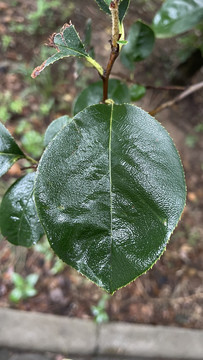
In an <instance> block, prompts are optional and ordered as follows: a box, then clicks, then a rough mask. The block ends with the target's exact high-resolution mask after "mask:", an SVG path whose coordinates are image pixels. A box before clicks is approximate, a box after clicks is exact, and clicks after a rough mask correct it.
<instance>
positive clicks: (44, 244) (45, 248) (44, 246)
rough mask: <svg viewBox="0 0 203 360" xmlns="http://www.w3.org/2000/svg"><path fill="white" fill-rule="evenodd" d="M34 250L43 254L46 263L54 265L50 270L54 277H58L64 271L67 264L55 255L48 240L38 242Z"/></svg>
mask: <svg viewBox="0 0 203 360" xmlns="http://www.w3.org/2000/svg"><path fill="white" fill-rule="evenodd" d="M34 250H35V251H36V252H40V253H41V254H43V255H44V258H45V261H47V262H52V263H53V265H52V267H51V270H50V273H51V274H52V275H56V274H58V273H60V272H61V271H63V270H64V268H65V264H64V263H63V261H61V260H60V259H59V258H58V257H56V256H55V255H54V253H53V251H52V249H51V248H50V245H49V243H48V241H47V239H43V241H40V242H38V243H37V244H36V245H35V246H34Z"/></svg>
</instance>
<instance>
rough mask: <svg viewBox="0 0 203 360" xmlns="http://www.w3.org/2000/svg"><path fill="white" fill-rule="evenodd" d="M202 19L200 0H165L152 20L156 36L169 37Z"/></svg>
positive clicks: (202, 5)
mask: <svg viewBox="0 0 203 360" xmlns="http://www.w3.org/2000/svg"><path fill="white" fill-rule="evenodd" d="M201 21H203V1H202V0H166V1H165V2H164V3H163V5H162V7H161V8H160V10H159V11H158V12H157V13H156V15H155V17H154V20H153V29H154V31H155V34H156V37H159V38H169V37H171V36H174V35H177V34H180V33H183V32H185V31H187V30H190V29H192V28H193V27H194V26H196V25H197V24H199V23H200V22H201Z"/></svg>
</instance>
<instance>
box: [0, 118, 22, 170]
mask: <svg viewBox="0 0 203 360" xmlns="http://www.w3.org/2000/svg"><path fill="white" fill-rule="evenodd" d="M24 157H25V155H24V154H23V152H22V151H21V150H20V148H19V147H18V145H17V144H16V142H15V140H14V138H13V137H12V136H11V134H10V133H9V131H8V130H7V129H6V128H5V126H4V125H3V124H2V123H0V176H2V175H3V174H5V173H6V172H7V171H8V170H9V169H10V167H11V166H12V165H13V164H14V163H15V162H16V161H17V160H19V159H22V158H24Z"/></svg>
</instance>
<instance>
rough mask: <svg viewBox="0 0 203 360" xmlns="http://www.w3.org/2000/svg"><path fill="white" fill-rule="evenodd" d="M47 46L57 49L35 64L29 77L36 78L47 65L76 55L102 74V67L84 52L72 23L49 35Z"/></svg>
mask: <svg viewBox="0 0 203 360" xmlns="http://www.w3.org/2000/svg"><path fill="white" fill-rule="evenodd" d="M47 45H48V46H50V47H53V48H55V49H56V50H57V53H56V54H54V55H52V56H51V57H49V58H48V59H47V60H45V61H44V62H43V63H42V64H41V65H40V66H37V67H36V68H35V69H34V71H33V72H32V75H31V77H32V78H36V77H37V76H38V75H40V73H41V72H42V71H43V70H44V69H45V68H46V67H47V66H49V65H51V64H53V63H55V62H56V61H58V60H60V59H63V58H64V57H69V56H76V57H82V58H85V59H86V60H87V61H88V62H89V63H91V65H92V66H94V67H95V68H96V69H97V71H98V72H99V74H100V75H103V69H102V67H101V66H100V65H99V64H98V63H97V62H96V61H95V60H94V59H93V58H92V57H91V56H89V54H88V53H87V52H86V50H85V47H84V44H83V43H82V41H81V39H80V37H79V35H78V33H77V31H76V30H75V27H74V25H72V24H65V25H64V26H63V27H62V29H61V31H60V33H54V34H52V35H51V37H50V38H49V41H48V44H47Z"/></svg>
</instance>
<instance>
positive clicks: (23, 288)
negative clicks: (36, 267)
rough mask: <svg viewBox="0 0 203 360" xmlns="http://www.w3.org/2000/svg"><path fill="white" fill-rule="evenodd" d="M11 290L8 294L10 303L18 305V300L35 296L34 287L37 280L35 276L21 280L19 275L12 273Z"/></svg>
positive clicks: (31, 275)
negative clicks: (12, 286)
mask: <svg viewBox="0 0 203 360" xmlns="http://www.w3.org/2000/svg"><path fill="white" fill-rule="evenodd" d="M11 279H12V282H13V285H14V288H13V290H11V292H10V294H9V299H10V301H12V302H14V303H18V302H19V301H20V300H25V299H27V298H29V297H33V296H35V295H37V290H36V289H35V285H36V283H37V281H38V279H39V276H38V275H37V274H30V275H27V276H26V278H23V277H22V276H21V275H20V274H17V273H15V272H13V273H12V278H11Z"/></svg>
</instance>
